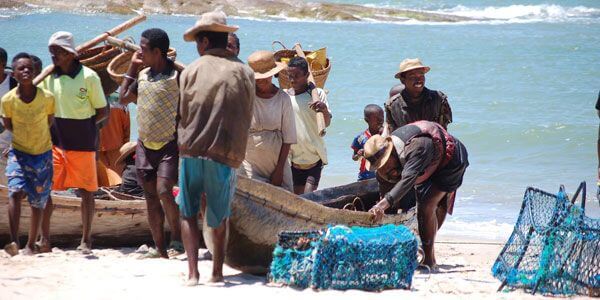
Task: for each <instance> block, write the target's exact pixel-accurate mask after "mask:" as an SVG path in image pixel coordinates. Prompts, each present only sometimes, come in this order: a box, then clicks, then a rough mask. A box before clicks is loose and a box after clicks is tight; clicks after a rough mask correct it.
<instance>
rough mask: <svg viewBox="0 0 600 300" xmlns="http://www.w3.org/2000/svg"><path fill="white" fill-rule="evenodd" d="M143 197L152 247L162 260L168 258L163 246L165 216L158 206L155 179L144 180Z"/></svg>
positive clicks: (158, 200)
mask: <svg viewBox="0 0 600 300" xmlns="http://www.w3.org/2000/svg"><path fill="white" fill-rule="evenodd" d="M144 196H145V197H146V207H147V208H148V224H150V231H151V232H152V239H153V240H154V246H155V247H156V250H157V251H158V253H159V254H160V256H161V257H162V258H169V255H168V254H167V249H166V247H165V246H166V245H165V233H164V223H165V214H164V212H163V210H162V206H161V205H160V199H159V198H158V193H157V191H156V179H153V180H149V181H146V180H144Z"/></svg>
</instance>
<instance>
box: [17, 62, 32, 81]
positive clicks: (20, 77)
mask: <svg viewBox="0 0 600 300" xmlns="http://www.w3.org/2000/svg"><path fill="white" fill-rule="evenodd" d="M12 67H13V77H14V78H15V79H16V80H17V82H19V83H20V84H31V82H32V81H33V62H32V61H31V59H29V58H19V59H18V60H17V61H15V62H14V63H13V66H12Z"/></svg>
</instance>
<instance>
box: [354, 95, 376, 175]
mask: <svg viewBox="0 0 600 300" xmlns="http://www.w3.org/2000/svg"><path fill="white" fill-rule="evenodd" d="M364 116H365V122H367V124H368V125H369V128H367V130H365V131H364V132H362V133H361V134H359V135H358V136H356V137H355V138H354V140H353V141H352V145H350V147H351V148H352V150H354V154H353V155H352V159H353V160H354V161H357V160H359V159H360V169H359V171H358V181H361V180H367V179H371V178H375V172H372V171H369V168H368V167H367V165H366V164H367V160H366V159H365V158H364V157H363V155H364V149H363V148H364V146H365V143H366V142H367V140H368V139H369V138H371V136H373V135H376V134H381V132H382V131H383V109H382V108H381V107H380V106H379V105H376V104H369V105H367V106H365V110H364Z"/></svg>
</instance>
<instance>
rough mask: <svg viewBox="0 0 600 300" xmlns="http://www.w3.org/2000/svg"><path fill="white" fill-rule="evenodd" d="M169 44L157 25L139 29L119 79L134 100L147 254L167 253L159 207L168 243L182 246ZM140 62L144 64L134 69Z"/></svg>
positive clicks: (175, 93)
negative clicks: (150, 248)
mask: <svg viewBox="0 0 600 300" xmlns="http://www.w3.org/2000/svg"><path fill="white" fill-rule="evenodd" d="M169 44H170V41H169V36H168V35H167V33H166V32H165V31H164V30H162V29H158V28H152V29H148V30H146V31H144V32H142V38H141V39H140V48H141V51H138V52H136V53H135V54H134V55H133V57H132V58H131V64H130V65H129V70H128V71H127V75H126V76H125V80H123V83H122V84H121V103H122V104H127V103H130V102H136V103H137V107H138V114H137V122H138V135H139V142H138V143H137V148H136V151H135V152H136V158H135V166H136V169H137V173H138V179H139V181H140V182H141V183H142V186H143V188H144V195H145V196H146V204H147V206H148V223H149V224H150V230H151V231H152V238H153V239H154V244H155V246H156V251H149V252H148V253H149V255H148V257H150V258H152V257H163V258H169V256H168V254H167V248H166V246H167V245H166V243H165V237H164V219H165V213H166V216H167V221H168V222H169V226H170V228H171V243H170V245H169V248H171V249H173V250H175V251H177V252H179V251H181V252H183V245H181V242H180V241H181V234H180V232H181V230H180V227H179V211H178V209H177V204H176V203H175V197H174V196H173V186H174V185H175V184H176V183H177V168H178V166H179V154H178V152H177V133H176V130H177V107H178V105H179V84H178V82H177V81H178V79H179V72H177V70H176V69H175V64H174V63H173V61H171V60H170V59H169V58H167V51H169ZM142 64H145V65H147V66H149V67H148V68H145V69H143V70H141V71H140V72H139V74H138V70H139V68H140V66H141V65H142ZM135 78H137V79H135ZM161 202H162V206H161Z"/></svg>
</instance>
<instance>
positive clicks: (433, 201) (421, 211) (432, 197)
mask: <svg viewBox="0 0 600 300" xmlns="http://www.w3.org/2000/svg"><path fill="white" fill-rule="evenodd" d="M445 195H446V192H443V191H440V190H439V189H438V188H437V187H436V186H435V185H433V186H432V187H431V191H430V192H429V193H428V194H427V196H426V198H425V199H424V200H422V201H420V202H419V203H418V204H417V218H418V220H419V235H420V237H421V242H422V243H423V250H424V252H425V258H424V261H423V262H424V264H426V265H428V266H430V267H434V266H435V265H436V260H435V253H434V243H435V235H436V233H437V230H438V218H437V208H438V205H439V203H440V201H441V200H442V199H443V198H444V196H445Z"/></svg>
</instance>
